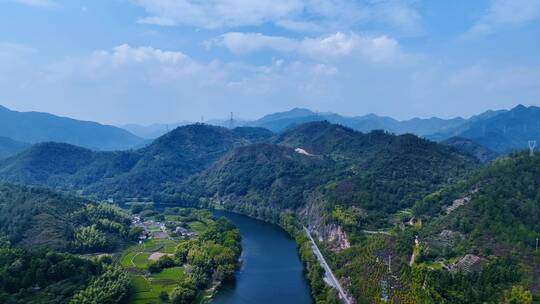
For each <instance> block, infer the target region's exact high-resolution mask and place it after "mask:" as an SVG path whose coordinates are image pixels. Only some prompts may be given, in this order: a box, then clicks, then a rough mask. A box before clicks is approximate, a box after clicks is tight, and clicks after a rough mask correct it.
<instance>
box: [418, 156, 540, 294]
mask: <svg viewBox="0 0 540 304" xmlns="http://www.w3.org/2000/svg"><path fill="white" fill-rule="evenodd" d="M539 189H540V156H538V155H537V156H534V157H530V156H529V154H528V153H525V152H523V153H514V154H512V155H510V156H507V157H503V158H500V159H498V160H496V161H494V162H492V163H490V164H489V165H487V166H486V167H484V168H482V169H480V170H479V171H478V172H477V173H475V174H474V175H473V176H471V177H470V178H469V179H467V180H466V181H465V182H462V183H459V184H457V185H454V186H452V187H449V188H446V189H444V190H442V191H438V192H435V193H433V194H431V195H429V196H427V197H426V198H425V199H424V200H422V201H421V202H419V203H418V204H417V205H416V206H415V208H414V211H415V214H416V216H417V217H418V218H421V219H423V221H424V223H425V225H424V226H425V227H424V228H423V229H421V230H420V235H421V240H422V250H421V251H420V255H419V257H418V259H417V261H418V262H420V263H421V264H420V266H422V265H433V264H437V263H442V264H443V265H444V264H450V263H451V262H452V261H456V260H457V259H458V258H459V259H460V258H462V257H463V256H464V255H466V254H474V255H476V256H478V257H479V258H480V261H482V262H483V263H482V264H484V265H492V264H494V263H497V264H499V265H501V266H502V267H505V268H506V269H508V270H509V271H510V274H511V275H504V274H503V273H499V274H495V276H494V277H493V278H491V279H489V281H485V283H480V282H479V280H478V279H475V277H474V276H470V277H469V278H468V279H469V280H470V281H469V283H467V282H463V281H462V282H459V279H461V280H463V279H464V278H463V277H462V278H455V279H452V280H448V277H449V275H446V274H444V273H443V272H429V271H428V274H426V275H427V276H433V277H437V278H439V279H440V278H441V276H443V277H446V279H444V280H441V281H440V282H439V283H436V284H434V285H435V289H436V290H435V292H437V293H440V294H443V295H445V296H446V297H448V298H451V299H454V301H456V298H457V297H459V295H460V294H461V295H463V294H467V293H468V292H471V291H472V292H473V294H471V295H469V297H470V298H472V297H473V296H475V297H476V298H480V299H481V297H482V296H483V297H484V298H483V299H484V300H485V299H487V298H488V296H490V297H497V296H500V295H501V292H500V287H499V288H496V290H498V291H497V292H495V293H493V295H492V294H491V293H492V292H493V291H492V290H490V288H494V285H496V284H507V285H506V288H509V285H508V284H515V285H520V286H523V287H525V289H527V290H531V291H532V292H533V294H536V295H537V296H538V295H539V294H540V256H539V255H538V251H535V246H536V239H537V238H538V237H540V191H539ZM423 269H424V271H427V269H428V268H423ZM487 274H488V275H489V273H487ZM491 275H494V274H491ZM434 282H435V281H434ZM445 284H446V285H445ZM463 284H465V285H467V284H470V287H467V288H464V287H463V286H464V285H463ZM481 285H484V286H481ZM502 286H504V285H502ZM454 289H455V290H454ZM475 289H476V290H475ZM454 292H455V293H454ZM482 292H484V294H482ZM453 293H454V294H453ZM456 303H457V302H456ZM499 303H500V302H499ZM524 303H527V302H524Z"/></svg>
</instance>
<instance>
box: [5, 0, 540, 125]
mask: <svg viewBox="0 0 540 304" xmlns="http://www.w3.org/2000/svg"><path fill="white" fill-rule="evenodd" d="M518 103H522V104H526V105H539V104H540V0H475V1H470V0H453V1H427V0H423V1H422V0H354V1H353V0H272V1H261V0H206V1H201V0H93V1H78V0H70V1H61V0H0V104H2V105H5V106H7V107H10V108H13V109H16V110H24V111H26V110H37V111H47V112H52V113H55V114H59V115H65V116H71V117H75V118H80V119H88V120H96V121H100V122H104V123H111V124H124V123H142V124H148V123H152V122H175V121H181V120H186V119H187V120H198V119H200V117H201V116H204V117H206V118H217V117H226V116H227V113H228V112H230V111H234V112H235V114H236V115H237V116H239V117H243V118H257V117H259V116H261V115H263V114H266V113H269V112H275V111H282V110H287V109H290V108H293V107H307V108H310V109H313V110H317V111H333V112H338V113H341V114H344V115H363V114H367V113H376V114H379V115H387V116H392V117H395V118H398V119H407V118H411V117H431V116H439V117H454V116H458V115H459V116H470V115H473V114H476V113H479V112H482V111H484V110H487V109H500V108H509V107H512V106H514V105H516V104H518Z"/></svg>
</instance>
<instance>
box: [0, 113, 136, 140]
mask: <svg viewBox="0 0 540 304" xmlns="http://www.w3.org/2000/svg"><path fill="white" fill-rule="evenodd" d="M0 136H6V137H9V138H12V139H14V140H17V141H21V142H27V143H40V142H48V141H56V142H63V143H69V144H73V145H77V146H81V147H85V148H89V149H96V150H125V149H130V148H133V147H136V146H137V145H140V144H141V143H143V139H142V138H139V137H137V136H135V135H133V134H131V133H129V132H128V131H126V130H124V129H120V128H117V127H113V126H107V125H102V124H99V123H95V122H90V121H81V120H75V119H71V118H66V117H59V116H55V115H52V114H49V113H39V112H17V111H12V110H9V109H7V108H5V107H2V106H0Z"/></svg>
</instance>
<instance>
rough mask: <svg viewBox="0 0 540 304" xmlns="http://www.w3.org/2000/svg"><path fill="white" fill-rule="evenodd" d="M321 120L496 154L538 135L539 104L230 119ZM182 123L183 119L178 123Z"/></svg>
mask: <svg viewBox="0 0 540 304" xmlns="http://www.w3.org/2000/svg"><path fill="white" fill-rule="evenodd" d="M324 120H326V121H328V122H331V123H335V124H341V125H344V126H347V127H349V128H352V129H354V130H357V131H361V132H369V131H372V130H385V131H388V132H391V133H395V134H405V133H411V134H415V135H418V136H421V137H426V138H428V139H431V140H434V141H441V142H442V141H445V140H447V139H450V138H452V137H461V138H466V139H469V140H472V141H474V142H475V143H477V144H481V145H483V146H485V147H486V148H487V149H488V150H492V151H493V152H495V153H499V154H500V153H508V152H510V151H512V150H516V149H525V148H527V142H528V141H529V140H539V139H540V135H539V134H540V108H538V107H535V106H530V107H525V106H522V105H518V106H516V107H515V108H513V109H511V110H496V111H493V110H488V111H486V112H484V113H481V114H478V115H475V116H472V117H470V118H468V119H465V118H461V117H457V118H453V119H442V118H437V117H433V118H413V119H410V120H404V121H399V120H396V119H393V118H390V117H383V116H378V115H375V114H369V115H365V116H357V117H347V116H342V115H339V114H336V113H329V112H326V113H316V112H313V111H311V110H308V109H302V108H294V109H292V110H290V111H286V112H279V113H273V114H269V115H266V116H264V117H262V118H260V119H257V120H254V121H235V120H233V125H234V126H250V127H261V128H266V129H268V130H271V131H273V132H276V133H278V132H282V131H284V130H286V129H288V128H291V127H293V126H296V125H300V124H303V123H306V122H311V121H324ZM208 123H209V124H215V125H219V126H225V127H229V126H230V121H227V120H214V121H209V122H208ZM184 124H186V122H182V123H181V124H179V125H184ZM130 130H131V131H133V132H134V133H135V134H137V135H139V136H142V137H145V136H146V137H148V134H150V133H151V134H154V135H158V134H164V133H165V132H166V125H161V126H159V125H154V126H150V127H148V128H145V127H142V126H137V127H134V126H131V127H130ZM150 130H151V131H150Z"/></svg>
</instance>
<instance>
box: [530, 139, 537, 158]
mask: <svg viewBox="0 0 540 304" xmlns="http://www.w3.org/2000/svg"><path fill="white" fill-rule="evenodd" d="M534 149H536V140H529V155H530V156H531V157H532V156H534Z"/></svg>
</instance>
